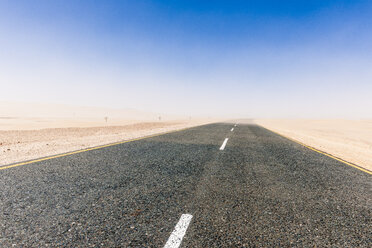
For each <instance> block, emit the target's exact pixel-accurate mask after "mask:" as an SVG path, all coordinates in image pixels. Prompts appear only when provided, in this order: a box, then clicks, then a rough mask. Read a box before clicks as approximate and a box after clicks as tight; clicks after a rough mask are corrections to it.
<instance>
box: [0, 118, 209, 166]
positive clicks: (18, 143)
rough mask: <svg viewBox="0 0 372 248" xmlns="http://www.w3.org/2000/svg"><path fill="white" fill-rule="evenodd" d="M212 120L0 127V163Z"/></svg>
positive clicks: (53, 153)
mask: <svg viewBox="0 0 372 248" xmlns="http://www.w3.org/2000/svg"><path fill="white" fill-rule="evenodd" d="M0 121H1V120H0ZM210 122H212V120H206V119H198V120H179V121H168V122H139V123H132V124H127V125H122V126H101V127H70V128H45V129H38V130H0V165H6V164H11V163H15V162H20V161H26V160H31V159H36V158H40V157H46V156H50V155H55V154H60V153H65V152H70V151H75V150H80V149H85V148H88V147H94V146H99V145H104V144H109V143H114V142H118V141H124V140H130V139H134V138H139V137H144V136H149V135H153V134H159V133H164V132H169V131H175V130H179V129H183V128H188V127H193V126H198V125H202V124H207V123H210ZM48 123H49V124H50V123H55V122H48ZM26 126H27V125H26Z"/></svg>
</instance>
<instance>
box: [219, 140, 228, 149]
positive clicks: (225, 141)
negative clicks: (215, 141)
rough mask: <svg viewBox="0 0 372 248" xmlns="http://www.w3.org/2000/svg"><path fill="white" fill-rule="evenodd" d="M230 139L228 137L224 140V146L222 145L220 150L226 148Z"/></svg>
mask: <svg viewBox="0 0 372 248" xmlns="http://www.w3.org/2000/svg"><path fill="white" fill-rule="evenodd" d="M228 140H229V139H228V138H226V139H225V140H224V142H223V143H222V146H221V147H220V150H223V149H225V146H226V143H227V141H228Z"/></svg>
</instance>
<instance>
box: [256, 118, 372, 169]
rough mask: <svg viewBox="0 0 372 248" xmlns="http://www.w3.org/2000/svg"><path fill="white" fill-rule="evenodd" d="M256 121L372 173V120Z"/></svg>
mask: <svg viewBox="0 0 372 248" xmlns="http://www.w3.org/2000/svg"><path fill="white" fill-rule="evenodd" d="M255 122H256V123H257V124H259V125H262V126H263V127H266V128H268V129H271V130H273V131H276V132H278V133H280V134H283V135H285V136H288V137H290V138H293V139H295V140H297V141H300V142H302V143H304V144H306V145H309V146H312V147H314V148H317V149H319V150H322V151H324V152H327V153H329V154H332V155H334V156H336V157H339V158H342V159H344V160H346V161H349V162H352V163H355V164H357V165H359V166H362V167H364V168H366V169H368V170H371V171H372V120H255Z"/></svg>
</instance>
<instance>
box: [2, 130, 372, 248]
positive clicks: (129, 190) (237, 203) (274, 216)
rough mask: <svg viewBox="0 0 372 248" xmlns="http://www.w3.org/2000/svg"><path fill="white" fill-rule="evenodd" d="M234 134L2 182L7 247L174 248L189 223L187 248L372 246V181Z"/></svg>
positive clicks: (155, 142)
mask: <svg viewBox="0 0 372 248" xmlns="http://www.w3.org/2000/svg"><path fill="white" fill-rule="evenodd" d="M233 127H234V124H227V123H225V124H223V123H220V124H211V125H205V126H200V127H195V128H191V129H188V130H184V131H180V132H174V133H169V134H165V135H161V136H157V137H152V138H148V139H143V140H138V141H133V142H129V143H125V144H120V145H115V146H110V147H105V148H102V149H97V150H92V151H87V152H82V153H78V154H74V155H69V156H64V157H60V158H55V159H50V160H46V161H42V162H36V163H32V164H28V165H24V166H17V167H14V168H9V169H4V170H0V189H1V191H0V192H1V193H0V247H12V246H13V247H45V246H51V247H164V245H165V244H166V242H167V240H168V239H171V238H170V237H171V236H172V235H174V233H175V232H174V230H175V229H177V228H176V225H177V223H178V222H179V220H180V217H181V216H183V215H184V214H188V216H192V219H191V221H189V222H188V225H187V226H185V225H184V226H183V227H184V230H183V231H184V236H182V234H181V236H182V237H183V240H182V244H181V247H291V246H298V247H325V246H329V247H357V246H360V247H371V246H372V176H371V175H369V174H367V173H365V172H362V171H360V170H358V169H355V168H353V167H350V166H348V165H345V164H343V163H341V162H339V161H337V160H334V159H332V158H329V157H327V156H325V155H322V154H319V153H317V152H315V151H312V150H310V149H308V148H305V147H303V146H301V145H299V144H297V143H294V142H292V141H289V140H287V139H285V138H283V137H281V136H279V135H277V134H274V133H272V132H270V131H268V130H266V129H263V128H261V127H259V126H256V125H253V124H238V126H236V127H234V130H233V131H231V129H232V128H233ZM226 138H228V140H227V142H226V143H225V145H226V146H225V147H224V149H223V150H221V149H220V148H221V146H222V143H223V142H224V140H225V139H226ZM181 219H182V218H181ZM186 228H187V229H186ZM172 232H173V233H172ZM176 233H177V232H176ZM179 233H182V231H180V232H178V234H179ZM182 237H181V238H182ZM180 240H181V239H178V241H180ZM170 247H172V246H170ZM173 247H175V246H173Z"/></svg>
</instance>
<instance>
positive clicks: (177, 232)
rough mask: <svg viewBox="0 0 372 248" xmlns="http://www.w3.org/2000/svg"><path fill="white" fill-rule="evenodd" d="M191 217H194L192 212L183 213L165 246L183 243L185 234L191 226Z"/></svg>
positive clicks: (169, 247)
mask: <svg viewBox="0 0 372 248" xmlns="http://www.w3.org/2000/svg"><path fill="white" fill-rule="evenodd" d="M191 219H192V215H191V214H183V215H181V218H180V220H179V221H178V223H177V225H176V227H175V228H174V230H173V232H172V234H171V236H170V237H169V239H168V241H167V243H166V244H165V246H164V248H177V247H179V246H180V245H181V242H182V239H183V236H185V233H186V230H187V228H188V227H189V224H190V222H191Z"/></svg>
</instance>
